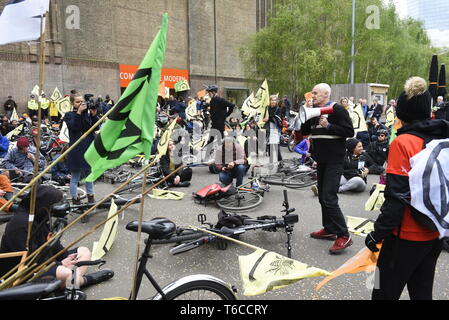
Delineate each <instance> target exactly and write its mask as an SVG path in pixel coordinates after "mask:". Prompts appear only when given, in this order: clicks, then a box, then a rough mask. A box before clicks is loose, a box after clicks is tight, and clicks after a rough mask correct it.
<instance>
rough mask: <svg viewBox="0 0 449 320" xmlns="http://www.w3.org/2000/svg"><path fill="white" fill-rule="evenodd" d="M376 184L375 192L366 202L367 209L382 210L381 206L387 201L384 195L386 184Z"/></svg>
mask: <svg viewBox="0 0 449 320" xmlns="http://www.w3.org/2000/svg"><path fill="white" fill-rule="evenodd" d="M375 186H376V188H375V189H374V192H373V193H372V194H371V196H370V197H369V198H368V200H367V201H366V203H365V211H377V210H380V207H382V204H383V203H384V201H385V197H384V191H385V185H384V184H378V183H376V184H375Z"/></svg>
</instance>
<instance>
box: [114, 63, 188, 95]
mask: <svg viewBox="0 0 449 320" xmlns="http://www.w3.org/2000/svg"><path fill="white" fill-rule="evenodd" d="M138 69H139V66H133V65H128V64H121V65H120V87H121V88H126V87H127V86H128V85H129V83H130V82H131V81H132V79H133V78H134V75H135V74H136V72H137V70H138ZM181 80H187V81H189V70H183V69H162V73H161V80H160V82H165V86H166V87H167V88H170V89H174V88H175V84H176V83H177V82H179V81H181Z"/></svg>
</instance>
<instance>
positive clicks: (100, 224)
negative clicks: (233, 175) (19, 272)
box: [0, 166, 184, 290]
mask: <svg viewBox="0 0 449 320" xmlns="http://www.w3.org/2000/svg"><path fill="white" fill-rule="evenodd" d="M183 168H184V166H181V167H179V168H178V169H176V170H175V171H173V172H172V173H170V174H169V175H168V176H166V177H165V178H164V179H162V180H161V181H159V182H158V183H156V184H154V185H152V186H151V187H150V188H148V189H147V190H145V192H143V193H142V198H143V197H144V196H146V195H147V194H149V193H150V192H151V191H152V190H153V189H154V188H156V187H157V186H159V185H160V184H161V183H163V182H165V181H166V180H167V179H168V178H170V177H171V176H172V175H174V174H175V173H177V172H178V171H180V170H182V169H183ZM141 173H142V172H140V173H139V175H140V174H141ZM136 201H137V199H134V200H132V201H131V202H129V203H127V204H126V205H124V206H123V207H122V208H121V209H120V210H118V211H117V212H116V213H115V214H113V215H112V216H110V217H108V218H107V219H106V220H104V221H102V222H100V223H99V224H97V225H96V226H94V227H92V229H90V230H89V231H88V232H87V233H85V234H84V235H82V236H81V237H80V238H78V239H77V240H75V241H73V242H72V243H70V244H69V245H68V246H66V247H65V248H64V249H63V250H61V251H60V252H58V253H57V254H55V255H54V256H53V257H51V258H49V259H48V260H47V261H45V262H43V263H42V264H41V265H39V266H37V267H36V268H30V269H28V270H29V273H28V274H27V275H25V276H24V278H23V279H22V280H21V282H20V283H19V284H22V283H23V282H24V279H29V278H30V277H31V276H32V275H33V274H35V273H40V271H41V270H42V269H43V268H46V267H45V266H46V265H48V264H49V263H52V262H53V261H54V260H55V259H56V258H57V257H59V256H60V255H62V254H63V253H65V252H67V251H68V250H69V249H70V248H72V247H73V246H75V245H76V244H77V243H79V242H80V241H82V240H83V239H85V238H86V237H88V236H89V235H91V234H92V233H94V232H95V231H96V230H97V229H98V228H100V227H101V226H102V225H104V224H106V223H107V222H108V221H110V220H112V219H113V218H115V217H116V216H118V215H119V214H121V213H122V212H124V211H125V210H126V209H128V208H129V207H130V206H132V205H133V204H134V203H135V202H136ZM87 214H88V213H87V212H86V213H85V214H84V215H82V216H80V217H79V219H81V218H82V217H83V216H85V215H87ZM73 223H74V222H72V225H73ZM68 227H69V226H67V227H66V228H65V229H64V230H62V231H61V232H60V233H62V232H65V231H66V229H67V228H68ZM139 228H141V226H139ZM54 237H56V236H54ZM54 237H53V238H54ZM53 238H52V239H53ZM52 239H50V240H49V241H48V242H47V243H45V244H44V245H43V246H46V245H47V244H48V243H49V242H51V240H52ZM33 254H34V253H33ZM16 268H17V267H16ZM13 270H14V269H13ZM34 279H35V277H33V278H32V279H31V280H34ZM7 280H8V282H9V279H7ZM31 280H30V281H31ZM4 288H5V287H3V283H2V284H1V285H0V290H2V289H4Z"/></svg>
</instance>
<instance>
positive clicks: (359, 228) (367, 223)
mask: <svg viewBox="0 0 449 320" xmlns="http://www.w3.org/2000/svg"><path fill="white" fill-rule="evenodd" d="M347 218H348V222H347V225H348V230H349V232H352V233H354V234H357V235H360V236H366V235H367V234H368V233H370V232H371V231H374V221H373V220H371V219H366V218H359V217H351V216H347Z"/></svg>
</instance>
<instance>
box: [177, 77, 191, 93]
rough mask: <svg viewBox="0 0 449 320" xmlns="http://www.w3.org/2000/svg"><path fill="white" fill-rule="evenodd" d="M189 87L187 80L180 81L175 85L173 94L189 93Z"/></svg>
mask: <svg viewBox="0 0 449 320" xmlns="http://www.w3.org/2000/svg"><path fill="white" fill-rule="evenodd" d="M189 90H190V85H189V82H188V81H187V80H185V79H184V80H181V81H179V82H177V83H176V84H175V92H183V91H189Z"/></svg>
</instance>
